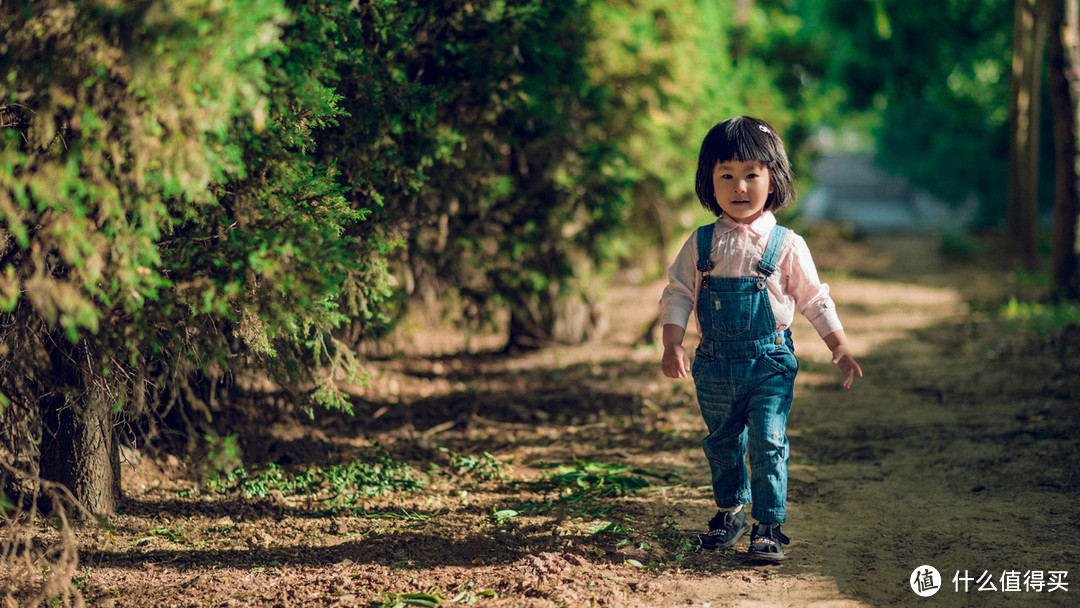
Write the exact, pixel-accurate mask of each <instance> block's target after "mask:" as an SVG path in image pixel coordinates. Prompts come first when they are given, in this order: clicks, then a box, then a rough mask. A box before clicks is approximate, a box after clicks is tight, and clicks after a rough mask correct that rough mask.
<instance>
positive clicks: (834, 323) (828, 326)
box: [807, 306, 844, 338]
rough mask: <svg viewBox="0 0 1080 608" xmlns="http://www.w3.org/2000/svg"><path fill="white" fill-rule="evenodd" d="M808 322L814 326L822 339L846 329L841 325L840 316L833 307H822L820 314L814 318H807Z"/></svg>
mask: <svg viewBox="0 0 1080 608" xmlns="http://www.w3.org/2000/svg"><path fill="white" fill-rule="evenodd" d="M807 320H808V321H810V324H811V325H813V326H814V329H815V330H817V333H818V336H819V337H821V338H824V337H825V336H827V335H829V334H831V333H833V332H836V331H840V330H841V329H844V326H843V325H841V324H840V315H838V314H836V309H835V308H833V307H832V306H829V307H822V308H821V309H820V310H819V314H817V315H815V316H814V317H813V318H810V317H807Z"/></svg>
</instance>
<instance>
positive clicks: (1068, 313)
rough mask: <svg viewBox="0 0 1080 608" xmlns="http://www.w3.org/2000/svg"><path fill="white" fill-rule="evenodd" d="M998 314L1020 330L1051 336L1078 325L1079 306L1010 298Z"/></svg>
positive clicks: (1079, 316)
mask: <svg viewBox="0 0 1080 608" xmlns="http://www.w3.org/2000/svg"><path fill="white" fill-rule="evenodd" d="M1000 314H1001V316H1002V318H1004V319H1006V320H1008V321H1012V322H1014V323H1016V324H1017V325H1019V326H1020V327H1021V328H1023V329H1025V330H1027V331H1030V332H1033V333H1037V334H1040V335H1051V334H1053V333H1055V332H1060V331H1061V330H1063V329H1065V328H1066V327H1069V326H1072V325H1080V304H1077V303H1076V302H1062V303H1046V302H1020V301H1018V300H1017V299H1016V298H1010V299H1009V301H1008V303H1007V304H1005V305H1004V306H1003V307H1002V308H1001V311H1000Z"/></svg>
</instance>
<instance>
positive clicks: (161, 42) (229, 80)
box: [0, 0, 393, 410]
mask: <svg viewBox="0 0 1080 608" xmlns="http://www.w3.org/2000/svg"><path fill="white" fill-rule="evenodd" d="M348 4H349V3H346V2H335V3H329V4H328V5H325V6H324V5H323V4H322V3H315V2H311V3H302V2H296V3H292V4H291V5H286V4H285V3H283V2H282V1H280V0H247V1H244V2H227V3H206V2H201V1H196V0H180V1H176V2H172V1H170V2H144V3H101V2H96V1H91V0H87V1H78V2H52V1H41V2H15V3H10V2H9V3H4V4H3V5H0V39H2V40H3V53H0V311H2V312H0V317H2V321H3V323H2V327H4V328H5V329H4V330H2V331H0V351H2V352H5V353H6V352H17V353H21V354H22V355H24V356H19V357H5V358H4V359H3V361H0V392H2V394H3V395H5V397H3V399H4V400H5V401H6V400H7V399H9V398H15V399H16V400H17V401H18V402H19V404H20V406H21V407H30V406H29V404H31V403H34V402H35V397H36V396H37V395H39V394H41V393H42V392H43V391H50V390H54V389H55V388H62V387H63V386H64V385H69V388H70V389H71V391H72V394H76V395H79V394H84V393H86V392H87V390H86V389H87V386H88V384H89V383H95V384H98V385H99V387H102V388H105V389H106V390H105V391H104V392H102V394H104V395H105V396H106V397H107V398H108V399H109V400H110V401H111V402H112V403H120V404H124V405H125V406H139V405H142V404H147V403H153V402H156V401H161V400H175V399H176V396H177V395H182V396H183V397H184V398H185V399H189V400H190V399H195V400H198V399H199V397H198V396H197V393H196V391H195V390H193V389H192V388H191V383H192V382H195V381H197V380H198V378H215V377H220V376H222V375H225V374H227V373H228V371H229V370H230V368H233V367H236V366H253V367H264V368H266V369H268V370H270V371H271V372H273V373H274V375H275V377H276V378H277V379H279V380H280V381H281V382H283V383H285V384H286V385H287V386H290V387H299V386H306V387H307V388H306V389H304V391H303V395H304V396H306V397H307V399H308V402H309V403H321V404H323V405H326V406H329V407H336V408H340V409H346V410H348V409H349V404H348V402H347V401H346V400H345V398H344V396H343V395H342V394H341V393H340V391H338V390H337V388H336V385H335V379H336V378H348V379H350V380H352V381H354V382H357V381H360V380H362V374H361V370H360V366H359V361H358V360H357V359H356V357H355V356H354V355H353V354H352V352H351V350H350V349H349V348H347V347H346V346H345V345H344V344H342V343H341V342H340V341H338V340H337V339H336V338H335V335H334V333H333V332H334V330H335V328H337V327H339V326H341V325H343V324H344V323H345V322H346V321H352V322H354V323H356V324H359V325H361V326H368V325H370V324H371V323H375V322H377V321H378V314H379V313H378V310H377V302H378V301H379V300H380V299H382V298H384V297H385V296H386V295H387V294H388V292H389V285H390V279H389V274H388V272H387V269H386V262H385V257H384V256H385V254H386V253H387V252H388V251H389V249H390V247H391V246H392V243H393V239H392V238H390V237H389V236H388V235H387V234H385V233H381V232H377V231H374V230H372V229H371V228H370V227H369V226H368V222H367V218H369V216H370V214H371V211H372V210H371V208H370V206H369V205H373V204H375V203H374V202H373V201H371V200H356V199H350V198H348V197H346V193H347V188H346V187H345V185H344V182H345V180H344V179H343V178H342V176H341V174H340V173H339V171H338V169H337V168H336V167H335V166H334V163H333V160H332V159H328V158H323V159H319V158H316V157H315V151H316V149H317V143H318V142H317V135H318V133H319V132H320V131H321V130H326V129H332V128H334V127H335V126H336V125H337V124H338V121H340V120H341V119H342V118H343V117H344V116H345V113H344V112H343V111H342V110H341V109H340V108H339V101H340V99H341V97H340V95H339V94H338V93H337V92H336V90H335V86H336V83H337V74H336V72H335V69H336V64H335V61H337V60H338V59H340V57H341V56H342V54H344V53H346V52H347V49H337V51H338V52H337V53H326V52H324V50H325V49H324V46H323V45H322V44H321V43H322V42H323V40H322V39H323V38H325V33H326V32H330V31H334V30H335V29H336V22H337V20H339V19H343V18H344V17H345V16H346V15H347V14H348V13H349V10H350V9H349V6H348ZM324 9H325V10H324ZM80 370H81V371H80Z"/></svg>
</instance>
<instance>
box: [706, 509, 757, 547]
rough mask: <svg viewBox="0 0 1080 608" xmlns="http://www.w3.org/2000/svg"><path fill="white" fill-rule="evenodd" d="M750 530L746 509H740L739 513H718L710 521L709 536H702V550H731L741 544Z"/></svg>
mask: <svg viewBox="0 0 1080 608" xmlns="http://www.w3.org/2000/svg"><path fill="white" fill-rule="evenodd" d="M749 530H750V526H749V525H747V523H746V509H739V511H738V513H732V512H731V511H717V512H716V515H714V516H713V518H712V519H711V520H709V532H708V534H702V535H701V548H702V549H706V550H708V551H712V550H715V549H729V548H731V547H734V546H735V543H737V542H739V539H740V538H742V537H743V534H746V533H747V532H748V531H749Z"/></svg>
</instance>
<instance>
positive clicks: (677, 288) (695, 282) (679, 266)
mask: <svg viewBox="0 0 1080 608" xmlns="http://www.w3.org/2000/svg"><path fill="white" fill-rule="evenodd" d="M775 225H776V217H775V216H774V215H773V214H772V213H770V212H765V213H764V214H762V215H761V217H759V218H758V219H756V220H754V221H753V222H752V223H750V224H739V223H737V222H735V221H732V220H730V219H728V218H727V217H722V218H720V219H718V220H717V221H716V228H715V230H714V231H713V242H712V249H711V252H712V255H711V257H712V260H713V263H714V264H715V266H714V268H713V270H712V272H710V273H709V274H710V276H714V277H760V276H761V273H760V272H759V271H758V269H757V265H758V262H760V261H761V258H762V256H763V255H764V254H765V246H766V245H767V242H768V238H769V234H770V232H771V231H772V229H773V226H775ZM697 258H698V255H697V231H694V232H693V233H691V235H690V238H689V239H687V241H686V243H685V244H683V247H682V250H680V251H679V255H678V256H676V257H675V262H674V263H673V264H672V265H671V268H669V269H668V285H667V287H666V288H664V293H663V295H662V296H661V298H660V319H661V321H662V322H663V323H664V324H668V323H672V324H675V325H678V326H680V327H682V328H683V329H686V326H687V324H688V323H689V321H690V314H691V313H692V312H693V311H694V310H695V308H696V306H697V294H698V289H699V287H700V286H701V272H699V271H698V269H697ZM765 287H766V291H767V292H768V294H769V303H770V304H771V305H772V311H773V317H774V318H775V319H776V329H777V331H782V330H784V329H787V328H788V327H790V326H791V322H792V320H794V318H795V309H796V308H798V309H799V310H800V311H802V313H803V315H804V316H806V318H807V320H808V321H810V323H811V324H812V325H813V326H814V329H816V330H817V332H818V335H819V336H821V337H822V338H824V337H825V336H827V335H829V334H831V333H833V332H835V331H837V330H839V329H842V328H843V326H842V325H841V324H840V318H839V317H838V316H837V314H836V305H835V303H834V302H833V301H832V298H831V297H830V296H829V286H828V285H827V284H825V283H822V282H821V279H819V278H818V272H817V267H816V266H814V260H813V258H812V257H811V256H810V249H809V248H808V247H807V246H806V241H805V240H803V238H802V237H801V236H799V235H797V234H795V232H794V231H791V230H789V231H788V232H787V238H785V239H784V245H783V247H781V249H780V256H779V258H778V260H777V264H776V272H774V273H773V274H772V276H770V277H769V278H768V280H766V282H765ZM698 332H699V334H700V332H701V322H700V321H698Z"/></svg>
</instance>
